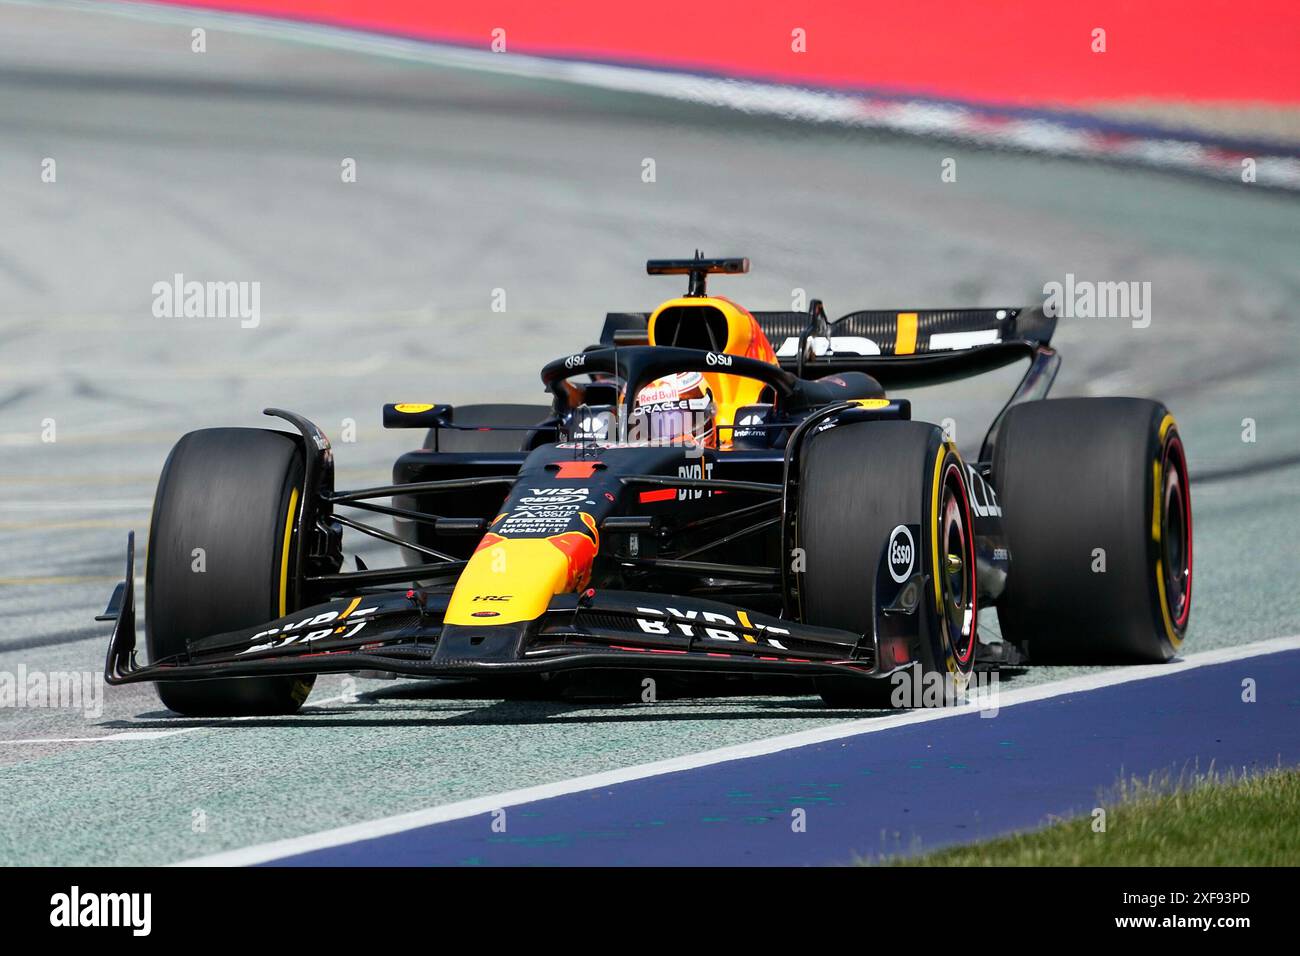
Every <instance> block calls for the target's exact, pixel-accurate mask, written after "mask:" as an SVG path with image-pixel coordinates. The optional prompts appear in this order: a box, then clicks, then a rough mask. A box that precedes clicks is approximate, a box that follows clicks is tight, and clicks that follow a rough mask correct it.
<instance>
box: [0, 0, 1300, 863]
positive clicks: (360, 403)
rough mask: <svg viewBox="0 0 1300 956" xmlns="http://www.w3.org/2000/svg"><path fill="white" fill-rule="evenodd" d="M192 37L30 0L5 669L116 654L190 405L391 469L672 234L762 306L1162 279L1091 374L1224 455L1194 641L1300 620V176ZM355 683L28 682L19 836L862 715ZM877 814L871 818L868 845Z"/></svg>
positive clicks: (952, 395)
mask: <svg viewBox="0 0 1300 956" xmlns="http://www.w3.org/2000/svg"><path fill="white" fill-rule="evenodd" d="M173 16H174V14H173ZM200 25H203V24H200ZM189 42H190V33H189V25H188V24H186V23H184V22H176V21H174V20H171V19H167V18H164V19H163V20H158V21H155V20H153V19H150V18H141V17H121V16H116V15H113V14H111V13H94V12H87V11H83V10H79V9H57V8H48V7H40V6H29V5H21V4H12V5H11V4H8V3H3V4H0V129H3V130H4V136H3V138H0V220H2V221H3V223H4V229H3V230H0V354H2V356H3V360H4V361H3V363H0V671H8V672H16V671H17V670H18V668H19V667H20V666H21V667H25V668H27V669H28V670H29V671H32V670H42V671H47V672H48V671H58V670H68V671H97V670H98V669H99V668H100V667H101V666H102V658H103V651H104V649H105V643H106V640H107V628H106V627H105V626H104V625H96V624H94V623H93V621H92V620H91V618H92V616H93V615H94V614H95V613H97V612H98V611H100V610H102V607H103V604H104V602H105V601H106V599H107V596H108V593H109V591H110V590H111V588H112V585H113V583H114V582H115V581H117V580H118V579H120V577H121V574H122V564H123V560H124V549H125V541H126V533H127V530H128V529H131V528H134V529H135V530H136V531H137V532H138V533H139V535H140V537H141V539H142V540H143V538H144V535H145V532H146V530H147V523H148V517H149V505H150V502H151V498H152V494H153V488H154V484H155V482H156V480H157V474H158V471H159V468H160V467H161V464H162V461H163V459H164V458H165V456H166V454H167V451H168V449H169V448H170V446H171V444H172V443H173V442H174V441H175V440H176V438H177V437H179V435H180V434H182V433H183V432H185V431H187V430H190V429H192V428H197V427H205V426H212V425H228V424H245V425H257V424H260V423H261V420H260V415H259V412H260V410H261V409H262V408H263V407H265V406H268V405H278V406H282V407H289V408H293V409H296V410H298V411H300V412H302V413H304V414H306V415H308V416H309V417H311V418H313V419H314V420H316V421H317V422H318V423H319V424H321V426H322V427H323V428H325V430H326V431H327V432H329V433H331V434H332V435H334V436H335V439H336V443H337V458H338V463H339V474H338V482H339V485H340V486H349V485H351V486H355V485H362V484H366V483H372V482H380V481H383V480H385V479H386V478H387V476H388V472H389V468H390V466H391V462H392V460H393V458H394V457H395V456H396V455H397V454H399V453H400V452H401V451H403V450H404V449H405V448H406V447H408V445H409V444H410V441H411V436H410V435H409V434H404V433H400V432H388V433H385V432H384V431H382V430H381V429H380V428H379V427H378V418H379V408H380V405H381V404H382V403H383V402H385V401H403V400H404V401H415V400H430V401H450V402H468V401H475V400H484V399H489V400H504V401H532V400H540V398H541V392H540V386H539V384H538V381H537V378H536V373H537V369H538V368H539V367H540V366H541V364H542V363H543V362H544V361H546V360H548V359H550V358H553V357H555V356H556V355H560V354H564V353H567V352H570V351H573V350H574V349H575V348H580V347H581V346H583V345H585V344H587V343H588V342H589V341H591V340H592V339H593V338H594V336H595V334H596V332H597V330H598V328H599V324H600V318H601V316H602V314H603V313H604V311H606V310H607V309H624V308H646V307H649V306H651V305H653V304H654V303H655V302H656V301H658V300H659V299H661V298H664V297H666V296H667V295H669V294H675V293H676V291H677V289H676V287H675V286H673V285H671V283H672V282H675V280H665V279H653V278H649V277H646V276H645V275H644V274H643V268H642V263H643V260H644V259H645V258H647V257H649V256H659V255H678V254H683V253H687V254H688V253H689V252H690V251H691V250H692V249H694V248H695V247H697V246H698V247H701V248H703V249H705V250H707V251H708V252H709V253H711V254H712V253H717V254H743V255H748V256H749V257H750V258H751V260H752V261H753V269H754V271H753V273H752V274H751V275H749V276H747V277H745V278H743V279H728V280H720V281H719V282H718V288H719V289H720V290H721V291H725V292H726V293H727V294H730V295H732V296H733V297H735V298H737V299H739V300H740V301H741V302H743V303H745V304H748V305H750V306H752V307H754V308H784V307H788V305H789V303H790V301H791V296H792V290H794V289H796V288H803V289H806V290H808V292H809V294H812V295H817V296H820V297H821V298H823V299H824V300H825V301H826V302H827V305H828V308H829V310H830V311H831V312H832V313H833V314H841V313H843V312H847V311H849V310H850V309H852V308H858V307H866V306H884V307H889V306H904V307H906V306H915V305H917V304H922V305H925V306H953V305H968V304H989V305H994V304H1018V303H1023V302H1032V301H1036V300H1037V299H1039V298H1040V297H1041V288H1042V284H1043V283H1044V282H1046V281H1050V280H1063V279H1064V276H1065V274H1066V273H1074V274H1075V275H1076V276H1078V277H1080V278H1092V279H1098V280H1116V279H1133V280H1140V281H1150V282H1151V283H1152V303H1153V310H1152V321H1151V324H1150V326H1149V327H1148V328H1144V329H1138V328H1133V327H1132V326H1131V324H1130V323H1129V322H1127V321H1124V320H1090V321H1085V320H1078V321H1075V322H1064V323H1063V325H1062V328H1061V329H1060V330H1059V332H1058V335H1057V339H1056V344H1057V345H1058V346H1059V347H1060V348H1061V351H1062V353H1063V355H1064V357H1065V364H1064V367H1063V370H1062V373H1061V377H1060V379H1059V381H1058V385H1057V390H1056V392H1055V394H1058V395H1071V394H1099V395H1117V394H1132V395H1144V396H1152V397H1157V398H1161V399H1163V400H1165V401H1166V402H1167V403H1168V404H1169V405H1170V406H1171V408H1172V409H1173V410H1174V412H1175V414H1176V415H1177V417H1178V420H1179V423H1180V427H1181V429H1182V432H1183V435H1184V439H1185V441H1186V445H1187V449H1188V453H1189V457H1190V461H1191V466H1192V469H1193V472H1194V473H1200V474H1202V475H1206V476H1209V477H1211V478H1213V480H1207V481H1202V482H1200V483H1198V484H1196V485H1195V486H1194V491H1193V500H1194V507H1195V520H1196V585H1195V588H1196V590H1195V597H1194V604H1195V608H1194V612H1193V616H1192V624H1191V629H1190V633H1189V637H1188V644H1187V648H1188V650H1189V651H1193V650H1207V649H1211V648H1218V647H1229V646H1233V645H1239V644H1244V643H1247V642H1252V641H1257V640H1260V639H1265V638H1272V637H1278V636H1281V635H1290V634H1294V633H1296V632H1297V631H1298V630H1300V627H1297V621H1298V620H1300V595H1298V594H1297V591H1296V589H1295V587H1294V583H1293V573H1294V570H1293V569H1294V567H1295V559H1296V557H1297V554H1296V550H1297V548H1296V542H1297V540H1300V507H1297V506H1298V505H1300V468H1298V467H1297V464H1296V462H1297V457H1298V456H1300V425H1298V424H1297V417H1296V408H1297V399H1300V386H1298V385H1297V380H1298V375H1297V373H1298V372H1300V332H1298V331H1297V324H1296V319H1295V312H1294V303H1295V302H1296V301H1297V299H1300V256H1297V254H1296V253H1297V245H1298V243H1297V240H1298V238H1300V228H1298V227H1297V223H1298V222H1300V217H1298V216H1297V213H1298V212H1300V204H1297V202H1296V200H1295V199H1292V198H1290V197H1288V196H1285V195H1281V194H1277V193H1267V192H1263V191H1255V190H1251V189H1250V188H1248V187H1244V186H1243V187H1239V188H1230V187H1225V186H1223V185H1220V184H1214V183H1206V182H1201V181H1198V180H1195V179H1191V178H1184V177H1176V176H1168V175H1162V174H1158V173H1153V172H1145V171H1136V170H1132V169H1125V168H1120V167H1108V166H1093V165H1087V164H1083V163H1078V162H1072V161H1068V160H1043V159H1037V158H1028V157H1021V156H1017V155H1013V154H1004V153H993V152H977V151H972V150H968V149H964V148H962V147H960V146H957V145H952V144H946V143H941V142H930V141H926V140H921V139H905V138H897V137H881V136H871V135H868V134H865V133H861V132H851V131H843V130H837V129H835V128H831V127H821V126H810V125H795V124H782V123H779V122H776V121H769V120H758V119H754V118H749V117H745V116H740V115H736V114H731V113H726V112H720V111H710V110H706V109H704V108H698V107H690V108H688V107H683V106H681V105H680V104H676V103H665V102H662V101H659V100H656V99H653V98H650V97H641V96H635V95H630V94H629V95H618V96H615V95H613V94H610V93H602V92H596V91H591V90H586V89H584V88H581V87H575V86H568V85H564V84H560V83H550V82H540V81H536V80H529V79H525V78H517V77H505V76H500V75H491V74H484V73H479V72H475V71H471V70H464V69H452V68H446V67H441V66H438V65H436V64H431V63H413V62H399V61H393V60H388V59H384V58H380V57H373V56H363V55H359V54H355V53H349V52H347V51H342V50H337V49H326V48H323V47H320V46H315V45H312V44H308V43H302V42H287V41H285V40H283V39H280V38H278V37H276V36H275V35H273V34H270V33H265V34H262V35H249V34H246V33H242V32H234V31H228V30H225V29H219V28H217V27H214V26H211V25H209V31H208V52H206V53H204V54H194V53H191V52H190V48H189ZM46 157H50V158H53V159H54V160H55V161H56V163H57V181H56V182H54V183H44V182H42V181H41V177H40V171H41V163H42V160H43V159H44V158H46ZM347 157H351V158H354V159H356V160H357V168H358V178H357V182H355V183H348V184H345V183H342V182H341V181H340V163H341V162H342V161H343V159H344V158H347ZM647 157H650V158H653V159H654V160H655V164H656V174H657V175H656V181H655V182H653V183H645V182H643V181H642V178H641V174H642V168H643V160H644V159H645V158H647ZM946 157H952V158H955V159H956V160H957V169H958V179H957V182H955V183H943V182H942V181H941V180H940V176H939V173H940V164H941V161H942V160H943V159H944V158H946ZM178 272H179V273H182V274H184V275H185V276H186V277H187V278H191V279H199V280H244V281H258V282H260V283H261V303H262V317H261V323H260V325H259V326H258V327H257V328H251V329H241V328H240V327H239V324H238V322H237V321H235V320H221V319H158V318H154V317H153V315H152V314H151V309H150V306H151V302H152V299H153V294H152V291H151V290H152V286H153V284H154V283H155V282H158V281H160V280H167V279H169V278H170V277H171V276H172V275H173V274H175V273H178ZM666 283H668V284H667V285H666ZM496 289H504V290H505V292H506V302H507V311H506V312H505V313H504V314H498V313H494V312H492V311H491V309H490V304H491V302H492V297H493V295H494V290H496ZM1009 381H1010V379H1009V378H1008V376H1006V375H998V376H992V377H990V378H989V379H986V380H981V381H977V382H972V383H969V384H966V385H963V386H961V387H960V388H955V389H950V390H948V391H946V392H944V393H943V394H929V393H927V394H924V395H918V396H916V399H917V405H916V412H917V415H918V417H929V418H932V419H936V420H937V419H939V418H942V417H944V416H947V415H951V416H952V417H954V418H955V419H956V420H957V423H958V424H957V427H958V439H959V442H960V443H961V444H963V445H966V446H969V445H970V444H973V443H975V442H977V440H978V437H979V431H978V427H977V425H976V423H977V422H978V421H980V420H987V418H988V417H989V416H990V415H991V414H992V412H993V411H994V410H995V409H996V407H997V406H998V404H999V403H1000V399H1001V397H1002V396H1004V395H1005V393H1006V391H1007V389H1008V388H1009ZM1245 418H1250V419H1253V420H1254V422H1255V428H1256V441H1254V442H1252V443H1248V442H1243V441H1242V430H1243V426H1242V420H1243V419H1245ZM47 419H53V420H54V423H55V436H56V440H55V441H53V442H47V441H43V440H42V437H43V434H42V433H43V431H45V432H46V433H47V434H48V428H47V425H46V423H45V422H46V420H47ZM347 419H352V420H354V421H355V422H356V423H357V434H356V441H355V442H352V443H345V442H340V441H339V440H338V436H339V435H340V434H341V432H342V429H343V427H344V423H345V421H346V420H347ZM349 551H350V552H353V553H360V554H362V555H363V556H364V557H365V558H366V560H367V562H368V563H369V564H370V565H371V566H375V565H376V564H379V563H382V561H383V560H384V557H385V556H384V554H383V552H382V550H381V549H377V548H375V547H373V546H371V545H370V544H369V543H368V542H366V541H361V542H353V543H351V544H350V545H349ZM137 570H138V573H139V574H140V576H141V577H142V571H143V563H142V562H141V564H140V565H139V566H138V569H137ZM986 624H987V625H988V626H989V630H990V631H991V630H992V622H986ZM1261 660H1264V659H1261ZM1075 673H1078V672H1077V671H1066V670H1064V669H1045V668H1044V669H1037V670H1034V671H1032V672H1030V673H1028V674H1026V675H1024V676H1023V677H1018V678H1016V679H1015V680H1014V681H1013V682H1011V683H1012V685H1013V686H1015V687H1021V686H1026V685H1029V684H1032V683H1035V682H1046V681H1052V680H1059V679H1061V678H1062V677H1064V676H1069V675H1071V674H1075ZM350 689H353V688H350V687H347V686H345V685H343V684H342V683H341V681H340V680H339V679H330V680H321V681H320V682H319V683H318V685H317V689H316V691H315V692H314V693H313V696H312V699H311V701H310V702H309V706H308V708H307V710H305V711H304V712H303V713H302V714H301V715H299V716H296V717H292V718H281V719H268V720H241V721H201V720H185V719H177V718H173V717H170V716H168V715H167V714H166V712H164V711H163V710H162V708H161V707H160V705H159V704H158V702H157V699H156V697H155V696H154V695H153V692H152V690H151V689H150V688H148V687H129V688H117V689H110V690H109V691H108V694H107V698H106V701H105V706H104V710H103V713H102V714H100V715H98V716H94V717H85V716H83V715H81V714H78V713H72V712H69V711H66V710H43V709H34V708H24V709H7V710H0V797H2V798H3V800H4V804H5V812H4V814H3V815H2V816H0V861H2V862H7V863H164V862H171V861H175V860H181V859H188V858H193V857H198V856H202V855H205V854H210V853H214V852H218V851H223V850H230V849H235V848H239V847H243V846H247V845H250V844H255V843H262V842H266V841H270V840H276V839H281V838H286V837H293V836H297V835H301V834H307V833H312V832H315V831H319V830H323V829H327V828H331V827H337V826H342V825H346V824H351V823H356V822H359V821H364V820H370V819H374V818H377V817H382V816H387V815H391V814H396V813H402V812H406V811H411V810H416V809H420V808H426V807H431V806H436V805H439V804H444V803H449V802H452V801H458V800H465V799H470V798H474V797H486V796H488V795H491V794H496V793H501V792H503V791H508V790H512V789H518V788H521V787H527V786H533V785H537V784H540V783H545V782H548V781H561V780H566V779H568V778H572V777H575V776H579V775H583V774H589V773H596V772H600V771H604V770H610V769H614V768H619V767H628V766H632V765H637V764H643V763H646V762H649V761H655V760H662V759H667V758H671V757H676V756H681V755H687V754H692V753H697V752H699V751H704V750H709V749H711V748H717V747H723V746H728V745H734V744H743V743H745V742H750V741H756V740H762V739H765V738H769V737H773V736H776V735H780V734H786V733H790V732H794V731H801V730H808V729H812V728H818V727H825V726H829V725H832V724H835V723H838V722H842V721H844V720H846V719H848V718H850V717H855V716H859V715H856V714H849V713H846V712H840V711H832V710H828V709H826V708H825V707H824V706H823V705H822V704H821V703H820V701H819V700H818V699H817V698H815V697H811V696H808V697H782V696H775V695H759V696H732V697H724V698H720V699H716V698H686V699H681V700H673V701H661V702H660V703H657V704H655V705H653V706H649V705H639V704H625V705H610V704H606V703H595V702H585V701H572V700H571V701H556V702H507V703H503V702H500V701H496V700H480V699H477V698H475V697H473V696H472V694H473V692H472V691H468V692H467V691H466V690H464V689H462V688H454V687H452V688H449V687H446V686H441V685H435V684H432V683H410V682H403V683H400V684H387V683H380V682H370V681H358V682H356V684H355V690H356V691H357V692H359V694H360V696H359V698H358V699H357V700H356V701H355V702H348V701H346V700H341V699H339V698H340V694H341V693H343V692H344V691H347V690H350ZM467 694H468V695H469V696H467ZM1292 713H1293V712H1292ZM1142 719H1143V718H1142V717H1141V715H1140V714H1137V713H1135V714H1134V716H1133V720H1134V721H1138V720H1142ZM943 723H944V722H939V724H936V725H934V726H935V727H938V726H940V725H941V724H943ZM990 723H993V724H997V723H998V721H997V720H995V721H991V722H990ZM1292 725H1293V726H1294V722H1293V724H1292ZM1076 745H1077V746H1082V744H1079V743H1078V742H1077V741H1072V740H1064V741H1061V742H1060V746H1062V747H1064V748H1066V749H1067V751H1068V749H1069V748H1071V747H1074V746H1076ZM864 746H869V743H866V744H864ZM1113 746H1114V747H1115V748H1117V751H1116V752H1117V756H1118V757H1119V758H1120V759H1119V761H1118V762H1119V763H1120V764H1121V765H1122V764H1123V756H1124V747H1125V746H1126V745H1125V739H1124V737H1123V736H1122V734H1117V735H1116V736H1115V737H1114V738H1113ZM1181 752H1182V751H1181V750H1180V749H1179V748H1177V747H1171V750H1170V753H1171V754H1175V753H1181ZM1277 756H1279V757H1280V756H1282V750H1281V749H1279V753H1278V755H1277ZM1261 760H1262V762H1263V763H1270V762H1276V761H1275V760H1274V759H1272V758H1267V759H1266V758H1261ZM1112 782H1113V781H1109V780H1100V781H1097V780H1093V781H1089V784H1088V793H1087V794H1086V795H1084V796H1082V797H1080V800H1087V799H1088V798H1089V797H1090V796H1091V794H1092V793H1093V791H1094V790H1095V787H1096V786H1098V785H1102V786H1104V785H1109V784H1110V783H1112ZM895 823H897V821H894V820H882V821H881V826H882V828H889V827H891V826H893V825H894V824H895ZM865 849H867V848H866V847H863V846H854V845H851V841H850V840H848V839H847V838H846V840H845V846H844V853H843V858H844V859H845V860H847V859H849V858H850V857H851V856H852V855H853V854H854V853H855V852H859V851H862V850H865Z"/></svg>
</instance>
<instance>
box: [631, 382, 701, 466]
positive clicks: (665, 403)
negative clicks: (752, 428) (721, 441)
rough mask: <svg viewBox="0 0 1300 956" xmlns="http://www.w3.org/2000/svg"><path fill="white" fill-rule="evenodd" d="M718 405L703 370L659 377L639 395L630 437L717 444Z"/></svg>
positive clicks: (642, 439)
mask: <svg viewBox="0 0 1300 956" xmlns="http://www.w3.org/2000/svg"><path fill="white" fill-rule="evenodd" d="M717 414H718V407H717V405H716V403H715V402H714V401H713V392H712V391H711V390H710V388H709V385H708V382H706V381H705V380H704V375H703V374H702V373H701V372H678V373H676V374H674V375H666V376H664V377H663V378H659V379H655V380H654V381H653V382H651V383H650V384H649V385H647V386H646V387H645V388H643V389H641V391H640V392H639V393H637V396H636V404H635V405H634V406H633V408H632V422H631V425H632V430H631V434H629V435H628V437H629V439H632V440H636V441H648V442H652V443H654V444H660V445H666V444H678V443H682V444H692V445H695V444H698V445H704V446H706V447H709V448H716V447H717V440H716V433H715V424H716V420H717Z"/></svg>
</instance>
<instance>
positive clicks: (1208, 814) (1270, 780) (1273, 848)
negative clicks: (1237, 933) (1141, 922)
mask: <svg viewBox="0 0 1300 956" xmlns="http://www.w3.org/2000/svg"><path fill="white" fill-rule="evenodd" d="M1098 805H1099V806H1100V807H1101V808H1102V809H1104V810H1105V813H1106V816H1105V821H1104V822H1105V830H1104V832H1099V831H1097V830H1095V829H1094V827H1095V826H1096V818H1095V815H1092V814H1090V815H1085V816H1081V817H1075V818H1073V819H1069V820H1063V821H1058V822H1054V823H1053V824H1052V825H1050V826H1048V827H1046V828H1045V829H1042V830H1035V831H1031V832H1027V833H1017V834H1013V835H1011V836H1007V837H1001V838H999V839H996V840H992V841H990V842H987V843H977V844H972V845H969V846H959V847H951V848H949V849H946V850H939V851H937V852H935V853H929V854H925V855H923V856H917V857H911V858H906V859H899V858H895V859H889V860H884V861H882V862H885V863H890V864H894V865H899V866H1296V865H1300V769H1291V770H1279V771H1275V772H1272V773H1258V774H1249V775H1232V774H1228V775H1215V774H1213V773H1211V774H1210V775H1206V776H1201V777H1197V778H1195V779H1193V780H1191V781H1189V782H1184V781H1179V782H1178V783H1176V784H1174V785H1172V786H1171V785H1170V784H1169V783H1168V781H1164V782H1155V781H1147V782H1145V783H1142V782H1137V781H1132V782H1128V783H1126V784H1123V785H1121V786H1120V787H1119V788H1118V790H1117V791H1116V793H1115V795H1114V796H1113V797H1111V798H1109V799H1107V800H1104V801H1101V802H1100V803H1099V804H1098Z"/></svg>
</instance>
